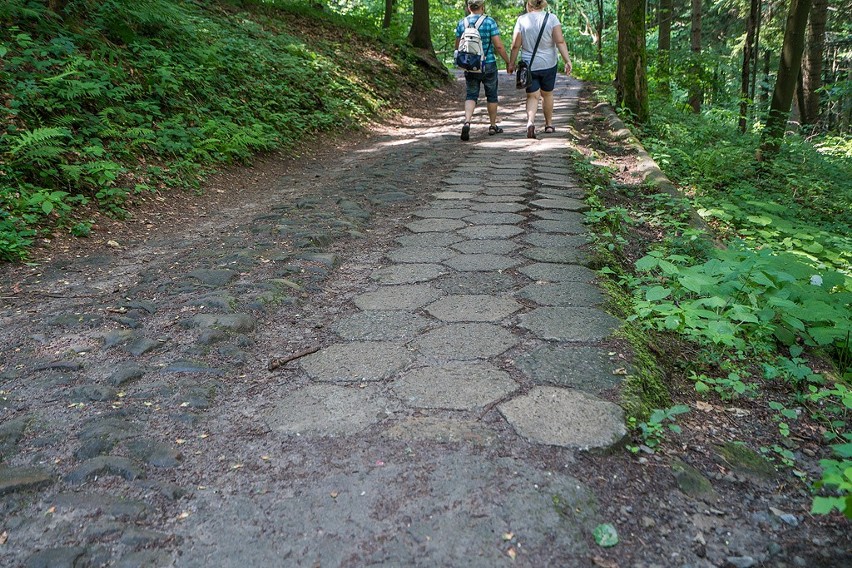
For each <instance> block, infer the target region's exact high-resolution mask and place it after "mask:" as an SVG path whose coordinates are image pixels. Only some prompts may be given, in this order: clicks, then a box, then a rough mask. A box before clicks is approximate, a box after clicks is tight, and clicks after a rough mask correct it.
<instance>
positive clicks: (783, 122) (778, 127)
mask: <svg viewBox="0 0 852 568" xmlns="http://www.w3.org/2000/svg"><path fill="white" fill-rule="evenodd" d="M810 9H811V0H790V12H789V14H788V15H787V25H786V27H785V29H784V43H783V45H782V47H781V61H780V63H779V64H778V77H777V78H776V79H775V90H774V91H773V93H772V103H770V105H769V115H768V116H767V118H766V127H765V128H764V129H763V135H762V136H761V141H760V148H759V149H758V151H757V156H756V157H757V159H758V161H763V160H767V159H771V158H772V157H773V156H774V155H775V154H777V153H778V151H779V150H780V149H781V140H782V139H783V138H784V129H785V127H786V126H787V117H788V116H789V115H790V105H791V104H792V102H793V91H794V90H795V89H796V80H797V78H798V76H799V70H800V69H801V66H802V52H803V51H804V49H805V28H806V27H807V24H808V12H809V11H810Z"/></svg>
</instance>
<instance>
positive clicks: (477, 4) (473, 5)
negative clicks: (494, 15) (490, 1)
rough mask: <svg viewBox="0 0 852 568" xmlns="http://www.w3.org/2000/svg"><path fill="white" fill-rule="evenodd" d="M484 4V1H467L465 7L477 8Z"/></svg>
mask: <svg viewBox="0 0 852 568" xmlns="http://www.w3.org/2000/svg"><path fill="white" fill-rule="evenodd" d="M483 4H485V0H467V5H468V6H470V7H471V8H479V7H480V6H482V5H483Z"/></svg>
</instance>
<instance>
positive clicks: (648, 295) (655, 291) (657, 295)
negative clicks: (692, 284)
mask: <svg viewBox="0 0 852 568" xmlns="http://www.w3.org/2000/svg"><path fill="white" fill-rule="evenodd" d="M671 293H672V290H671V288H663V287H662V286H654V287H653V288H650V289H648V290H647V291H646V292H645V299H646V300H648V301H649V302H657V301H659V300H662V299H663V298H668V297H669V295H670V294H671Z"/></svg>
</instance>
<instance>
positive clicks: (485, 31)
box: [456, 14, 500, 63]
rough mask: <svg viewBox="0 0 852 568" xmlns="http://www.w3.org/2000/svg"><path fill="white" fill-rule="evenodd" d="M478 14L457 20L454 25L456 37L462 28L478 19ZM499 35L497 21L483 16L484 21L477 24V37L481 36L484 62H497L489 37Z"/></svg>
mask: <svg viewBox="0 0 852 568" xmlns="http://www.w3.org/2000/svg"><path fill="white" fill-rule="evenodd" d="M479 16H480V15H479V14H471V15H469V16H467V17H465V18H462V20H461V21H460V22H459V25H457V26H456V37H457V38H458V37H461V36H462V34H463V33H464V29H465V28H466V27H467V26H472V25H475V24H476V20H478V19H479ZM498 35H500V28H498V27H497V22H495V21H494V18H492V17H491V16H485V21H483V22H482V25H481V26H479V37H481V38H482V50H483V51H484V52H485V63H497V56H496V55H494V46H493V45H492V44H491V38H492V37H494V36H498Z"/></svg>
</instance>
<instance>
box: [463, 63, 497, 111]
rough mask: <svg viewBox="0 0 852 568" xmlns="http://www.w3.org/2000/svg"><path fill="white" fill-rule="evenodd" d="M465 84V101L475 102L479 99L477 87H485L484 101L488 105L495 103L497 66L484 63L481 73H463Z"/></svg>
mask: <svg viewBox="0 0 852 568" xmlns="http://www.w3.org/2000/svg"><path fill="white" fill-rule="evenodd" d="M464 79H465V81H466V82H467V95H466V96H465V99H466V100H468V101H475V100H478V99H479V86H480V85H482V86H483V87H485V100H486V101H488V102H489V103H496V102H497V64H496V63H486V64H485V70H483V71H482V73H471V72H470V71H465V72H464Z"/></svg>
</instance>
